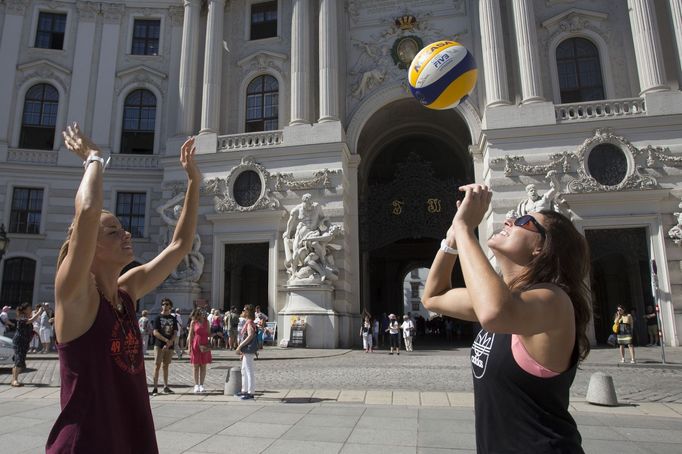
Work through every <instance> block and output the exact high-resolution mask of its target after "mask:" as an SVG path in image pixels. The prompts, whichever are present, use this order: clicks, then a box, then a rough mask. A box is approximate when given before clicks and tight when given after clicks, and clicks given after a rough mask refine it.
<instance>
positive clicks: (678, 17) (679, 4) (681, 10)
mask: <svg viewBox="0 0 682 454" xmlns="http://www.w3.org/2000/svg"><path fill="white" fill-rule="evenodd" d="M669 2H670V13H671V15H672V17H673V33H675V43H676V44H677V71H678V74H680V75H682V0H669ZM679 89H680V90H681V91H682V80H680V82H679Z"/></svg>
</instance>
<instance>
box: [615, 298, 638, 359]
mask: <svg viewBox="0 0 682 454" xmlns="http://www.w3.org/2000/svg"><path fill="white" fill-rule="evenodd" d="M632 322H633V320H632V315H630V313H629V312H625V309H624V308H623V306H618V308H617V309H616V315H614V316H613V323H614V325H618V332H617V333H616V342H617V343H618V349H619V350H620V362H621V363H624V362H625V346H626V345H627V346H628V351H629V352H630V364H635V346H634V345H633V344H632V328H633V326H632Z"/></svg>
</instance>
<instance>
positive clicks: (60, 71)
mask: <svg viewBox="0 0 682 454" xmlns="http://www.w3.org/2000/svg"><path fill="white" fill-rule="evenodd" d="M34 78H38V79H43V80H46V81H50V82H54V83H55V84H58V85H60V88H61V89H62V92H63V93H64V94H68V92H69V85H70V79H71V71H69V70H68V69H66V68H64V67H62V66H59V65H57V64H55V63H52V62H51V61H48V60H37V61H33V62H30V63H25V64H22V65H19V66H17V77H16V83H15V85H16V87H17V89H19V88H20V87H22V86H23V85H24V84H25V83H26V81H28V80H30V79H34Z"/></svg>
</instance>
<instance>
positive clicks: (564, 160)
mask: <svg viewBox="0 0 682 454" xmlns="http://www.w3.org/2000/svg"><path fill="white" fill-rule="evenodd" d="M604 144H610V145H612V146H613V147H615V148H614V149H615V150H619V152H620V153H622V159H621V160H620V164H619V163H616V162H615V161H614V163H612V164H608V165H607V168H606V169H604V170H603V172H605V173H607V174H609V173H611V174H617V173H622V174H623V176H622V178H621V179H620V180H619V181H618V182H617V183H614V184H603V183H600V182H599V181H598V179H597V178H595V176H596V175H593V173H595V169H594V168H592V169H591V168H590V163H589V162H590V153H592V152H593V150H594V149H595V148H597V147H598V146H600V145H604ZM490 164H491V166H493V167H495V166H504V167H503V169H504V175H505V176H507V177H511V176H519V175H546V174H547V173H548V172H550V171H554V172H558V173H562V174H567V175H569V176H571V177H572V178H571V179H570V180H569V181H568V183H567V185H566V190H565V191H564V192H566V193H590V192H614V191H625V190H647V189H655V188H657V187H658V181H657V180H656V179H655V178H654V177H652V176H651V175H649V174H648V170H650V169H654V168H657V167H666V166H667V167H678V166H682V157H679V156H673V155H671V153H670V149H669V148H662V147H653V146H651V145H648V146H647V147H645V148H642V149H640V148H637V147H635V146H634V145H633V144H632V143H630V141H629V140H627V139H626V138H624V137H622V136H618V135H615V134H614V133H613V132H612V131H611V130H610V129H606V128H605V129H597V130H595V132H594V135H593V136H592V137H589V138H587V139H586V140H585V141H584V142H583V143H582V144H581V145H580V146H578V148H577V149H576V150H575V151H573V152H570V151H563V152H561V153H555V154H552V155H550V156H549V162H545V163H540V164H530V163H527V162H526V161H525V158H524V157H522V156H510V155H506V156H504V157H502V158H495V159H492V160H491V161H490ZM609 165H610V166H613V167H614V169H611V170H613V171H612V172H611V171H610V169H609V168H608V166H609ZM617 165H620V166H621V167H622V168H618V169H616V168H615V166H617ZM573 175H575V177H573Z"/></svg>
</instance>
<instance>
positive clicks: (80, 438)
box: [46, 123, 202, 454]
mask: <svg viewBox="0 0 682 454" xmlns="http://www.w3.org/2000/svg"><path fill="white" fill-rule="evenodd" d="M63 135H64V144H65V145H66V148H67V149H69V150H70V151H71V152H73V153H74V154H75V155H76V156H77V157H78V158H80V159H82V160H83V169H84V170H83V178H82V180H81V183H80V186H79V187H78V191H77V193H76V200H75V211H76V212H75V216H74V219H73V222H72V223H71V227H69V231H68V233H67V238H66V241H65V242H64V244H63V245H62V249H61V250H60V252H59V258H58V260H57V275H56V279H55V305H56V307H55V309H56V310H55V312H56V314H55V324H54V326H55V330H56V335H57V341H58V342H59V344H58V346H57V350H58V352H59V363H60V377H61V388H62V392H61V408H62V411H61V414H60V415H59V417H58V418H57V421H56V422H55V424H54V426H53V427H52V431H51V432H50V435H49V436H48V440H47V447H46V451H47V453H48V454H49V453H63V452H90V451H92V450H93V449H94V447H105V448H106V450H107V452H110V453H130V452H133V451H134V452H144V453H157V452H158V447H157V444H156V436H155V430H154V422H153V420H152V412H151V408H150V405H149V396H148V394H147V382H146V374H145V367H144V356H143V355H142V340H141V337H140V329H139V326H138V324H137V318H136V316H135V314H136V310H137V307H136V303H135V302H136V301H137V300H139V299H141V298H142V297H143V296H144V295H146V294H147V293H149V292H150V291H152V290H153V289H154V288H156V287H157V286H158V285H159V284H161V283H162V282H163V281H164V279H166V277H167V276H168V275H169V274H170V273H171V272H172V271H173V270H175V268H176V267H177V266H178V264H179V263H180V261H181V260H182V259H183V257H185V256H186V255H187V254H188V253H189V251H190V250H191V249H192V242H193V240H194V234H195V230H196V224H197V206H198V205H199V188H200V186H201V178H202V177H201V173H200V171H199V168H198V167H197V165H196V163H195V161H194V153H195V148H194V139H189V140H187V141H186V142H185V143H184V144H183V146H182V149H181V150H180V165H181V166H182V168H183V169H184V170H185V172H186V173H187V191H186V194H185V201H184V206H183V207H182V212H181V213H180V217H179V219H178V223H177V226H176V228H175V231H174V233H173V238H172V240H171V241H170V243H169V244H168V246H167V247H166V248H165V249H164V250H163V251H161V252H160V253H159V255H158V256H156V257H155V258H154V259H152V260H150V261H148V262H147V263H145V264H143V265H140V266H138V267H135V268H132V269H130V270H129V271H127V272H126V273H125V274H123V275H121V271H122V270H123V268H124V267H125V266H126V265H128V264H129V263H130V262H132V261H133V259H134V258H135V253H134V251H133V244H132V239H131V235H130V232H128V231H126V230H125V228H124V226H123V225H122V224H121V222H120V221H119V220H118V219H117V218H116V216H114V215H113V214H112V213H110V212H108V211H105V210H104V209H103V205H104V187H103V180H104V175H105V168H106V164H107V160H106V159H105V157H104V153H103V152H102V151H101V150H100V149H99V147H98V146H97V145H95V144H94V143H93V142H92V140H90V139H89V138H88V137H87V136H86V135H85V134H83V132H82V131H81V130H80V128H79V127H78V125H77V124H75V123H74V125H73V126H69V127H68V128H67V129H66V131H64V133H63Z"/></svg>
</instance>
